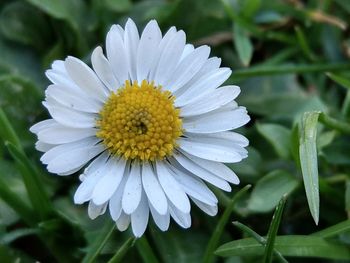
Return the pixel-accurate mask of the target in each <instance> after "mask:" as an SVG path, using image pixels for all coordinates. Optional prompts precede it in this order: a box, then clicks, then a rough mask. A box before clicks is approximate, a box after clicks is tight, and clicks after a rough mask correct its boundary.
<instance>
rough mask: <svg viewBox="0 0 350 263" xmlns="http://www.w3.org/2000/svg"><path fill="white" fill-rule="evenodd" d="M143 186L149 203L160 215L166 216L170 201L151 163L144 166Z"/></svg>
mask: <svg viewBox="0 0 350 263" xmlns="http://www.w3.org/2000/svg"><path fill="white" fill-rule="evenodd" d="M142 185H143V189H144V190H145V192H146V195H147V197H148V200H149V202H150V203H151V204H152V205H153V207H154V208H155V209H156V210H157V212H158V213H159V214H161V215H165V214H166V212H167V209H168V201H167V199H166V197H165V194H164V191H163V189H162V187H161V186H160V184H159V182H158V179H157V177H156V175H155V174H154V170H153V168H152V167H151V165H150V164H149V163H144V164H143V166H142Z"/></svg>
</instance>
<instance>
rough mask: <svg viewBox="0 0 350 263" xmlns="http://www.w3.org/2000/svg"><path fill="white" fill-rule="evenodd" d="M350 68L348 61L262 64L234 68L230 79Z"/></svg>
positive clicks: (335, 70)
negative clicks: (247, 67) (238, 68)
mask: <svg viewBox="0 0 350 263" xmlns="http://www.w3.org/2000/svg"><path fill="white" fill-rule="evenodd" d="M346 70H350V63H324V64H311V65H310V64H299V65H289V64H288V65H276V66H264V67H251V68H249V69H240V70H236V71H235V72H234V74H233V75H232V77H231V79H230V80H235V79H242V78H249V77H256V76H268V75H280V74H287V73H311V72H324V71H332V72H337V71H346Z"/></svg>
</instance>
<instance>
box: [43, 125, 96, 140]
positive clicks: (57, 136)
mask: <svg viewBox="0 0 350 263" xmlns="http://www.w3.org/2000/svg"><path fill="white" fill-rule="evenodd" d="M96 131H97V130H96V129H94V128H88V129H77V128H71V127H65V126H63V125H61V124H58V123H56V124H54V125H52V126H51V127H49V128H46V129H44V130H42V131H40V132H39V133H38V139H39V140H41V141H42V142H45V143H49V144H61V143H69V142H74V141H78V140H81V139H85V138H87V137H90V136H95V134H96Z"/></svg>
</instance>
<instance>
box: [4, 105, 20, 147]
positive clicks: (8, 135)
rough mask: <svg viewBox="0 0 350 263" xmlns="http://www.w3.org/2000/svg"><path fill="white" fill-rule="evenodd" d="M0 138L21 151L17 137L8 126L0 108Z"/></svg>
mask: <svg viewBox="0 0 350 263" xmlns="http://www.w3.org/2000/svg"><path fill="white" fill-rule="evenodd" d="M0 127H1V129H0V137H1V138H2V139H3V140H4V141H9V142H11V143H12V144H13V145H15V146H16V147H17V148H19V149H21V150H22V146H21V143H20V141H19V139H18V136H17V134H16V132H15V130H14V129H13V127H12V125H11V124H10V122H9V120H8V118H7V116H6V114H5V112H4V111H3V110H2V109H1V108H0Z"/></svg>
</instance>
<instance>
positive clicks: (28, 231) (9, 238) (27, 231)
mask: <svg viewBox="0 0 350 263" xmlns="http://www.w3.org/2000/svg"><path fill="white" fill-rule="evenodd" d="M37 233H38V229H35V228H20V229H16V230H13V231H11V232H8V233H6V234H4V235H2V236H1V237H0V244H1V245H7V244H10V243H12V242H13V241H16V240H17V239H19V238H21V237H25V236H29V235H34V234H37Z"/></svg>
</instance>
